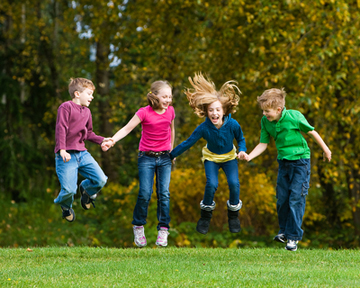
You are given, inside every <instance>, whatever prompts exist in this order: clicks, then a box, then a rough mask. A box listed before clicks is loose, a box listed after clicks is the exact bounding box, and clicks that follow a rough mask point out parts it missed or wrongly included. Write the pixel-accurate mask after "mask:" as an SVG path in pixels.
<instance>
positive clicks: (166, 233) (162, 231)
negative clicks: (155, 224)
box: [158, 230, 168, 240]
mask: <svg viewBox="0 0 360 288" xmlns="http://www.w3.org/2000/svg"><path fill="white" fill-rule="evenodd" d="M167 235H168V232H167V231H164V230H160V231H159V235H158V239H159V240H164V238H165V237H166V236H167Z"/></svg>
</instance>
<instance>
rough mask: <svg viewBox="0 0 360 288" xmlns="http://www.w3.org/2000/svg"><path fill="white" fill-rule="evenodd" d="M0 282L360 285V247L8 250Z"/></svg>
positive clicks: (1, 258)
mask: <svg viewBox="0 0 360 288" xmlns="http://www.w3.org/2000/svg"><path fill="white" fill-rule="evenodd" d="M30 250H31V251H30ZM0 287H360V250H337V251H331V250H310V249H298V251H296V252H290V251H286V250H285V249H284V248H283V247H282V246H280V244H279V248H246V249H220V248H216V249H210V248H175V247H167V248H151V247H146V248H142V249H138V248H133V249H132V248H129V249H116V248H89V247H71V248H59V247H54V248H31V249H26V248H17V249H5V248H3V249H0Z"/></svg>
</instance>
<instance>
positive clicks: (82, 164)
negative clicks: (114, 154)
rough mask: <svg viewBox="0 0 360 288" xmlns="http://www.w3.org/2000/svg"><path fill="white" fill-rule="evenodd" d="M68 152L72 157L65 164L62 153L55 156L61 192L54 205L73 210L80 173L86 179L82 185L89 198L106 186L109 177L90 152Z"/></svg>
mask: <svg viewBox="0 0 360 288" xmlns="http://www.w3.org/2000/svg"><path fill="white" fill-rule="evenodd" d="M67 152H68V153H69V154H70V156H71V159H70V160H69V161H68V162H64V160H63V159H62V157H61V156H60V152H58V153H56V154H55V166H56V174H57V176H58V178H59V182H60V185H61V190H60V193H59V195H58V197H57V198H56V199H55V200H54V203H55V204H59V205H61V206H62V207H65V208H71V207H72V203H73V202H74V195H75V194H76V191H77V188H78V186H77V182H78V173H80V174H81V175H82V176H83V177H84V178H85V180H83V181H82V182H81V183H80V185H81V186H82V187H83V188H84V189H85V191H86V193H87V194H88V195H89V196H92V195H94V194H96V193H98V192H99V191H100V190H101V189H102V188H103V187H104V186H105V184H106V181H107V176H106V175H105V174H104V172H103V171H102V169H101V168H100V166H99V164H98V163H97V162H96V161H95V159H94V158H93V157H92V156H91V154H90V153H89V152H88V151H86V150H85V151H75V150H69V151H67Z"/></svg>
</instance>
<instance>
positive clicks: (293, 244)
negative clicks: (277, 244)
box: [285, 240, 299, 251]
mask: <svg viewBox="0 0 360 288" xmlns="http://www.w3.org/2000/svg"><path fill="white" fill-rule="evenodd" d="M297 243H299V241H296V240H288V242H287V244H286V247H285V249H286V250H289V251H296V250H297Z"/></svg>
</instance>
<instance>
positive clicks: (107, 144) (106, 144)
mask: <svg viewBox="0 0 360 288" xmlns="http://www.w3.org/2000/svg"><path fill="white" fill-rule="evenodd" d="M114 145H115V141H114V140H113V139H112V138H104V140H103V142H102V143H101V149H102V150H103V151H104V152H105V151H107V150H109V149H110V148H111V147H113V146H114Z"/></svg>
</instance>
